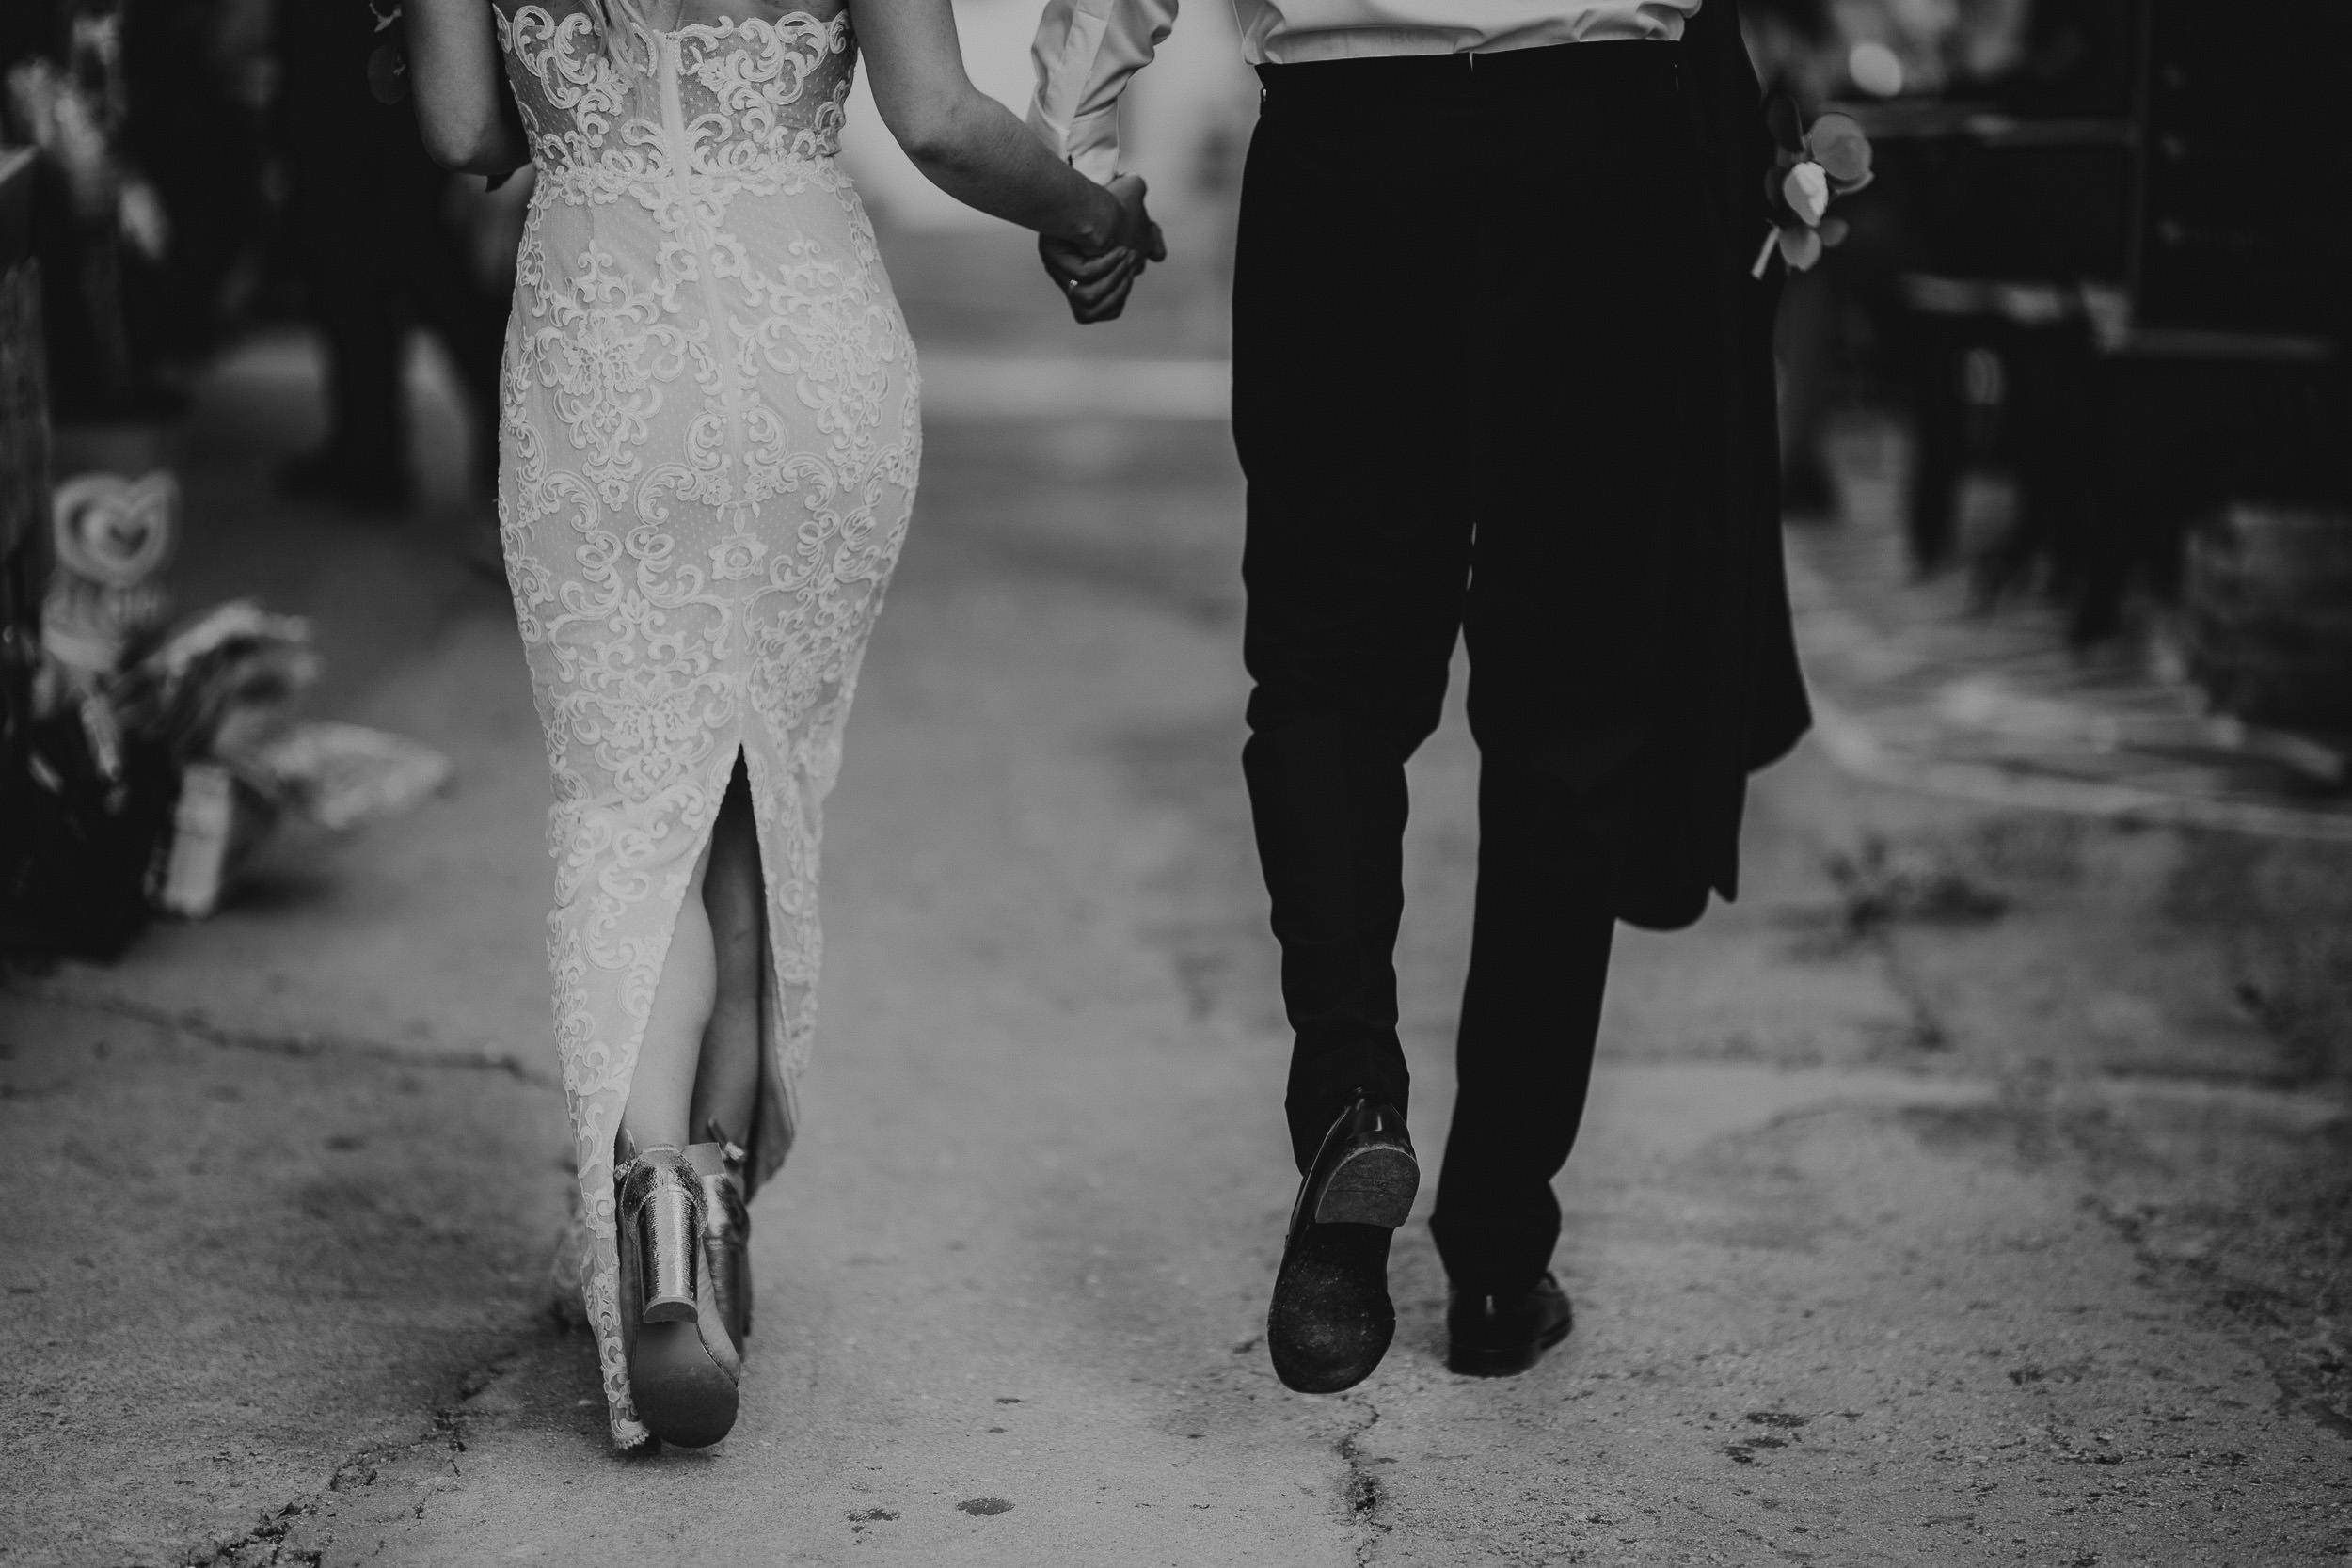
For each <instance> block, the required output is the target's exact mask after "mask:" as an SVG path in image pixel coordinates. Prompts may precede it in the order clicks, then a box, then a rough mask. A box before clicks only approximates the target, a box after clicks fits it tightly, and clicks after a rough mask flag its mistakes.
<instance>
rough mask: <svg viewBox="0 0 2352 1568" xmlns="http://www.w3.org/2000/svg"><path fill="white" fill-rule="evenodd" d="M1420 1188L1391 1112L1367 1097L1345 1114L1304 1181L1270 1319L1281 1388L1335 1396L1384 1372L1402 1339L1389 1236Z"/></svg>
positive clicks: (1409, 1147) (1401, 1128)
mask: <svg viewBox="0 0 2352 1568" xmlns="http://www.w3.org/2000/svg"><path fill="white" fill-rule="evenodd" d="M1420 1188H1421V1164H1420V1162H1419V1161H1417V1160H1416V1159H1414V1157H1413V1140H1412V1139H1411V1138H1410V1137H1408V1136H1407V1135H1406V1131H1405V1118H1404V1117H1402V1116H1400V1115H1398V1114H1397V1110H1396V1107H1395V1106H1393V1105H1391V1104H1389V1103H1388V1102H1387V1101H1379V1100H1373V1099H1371V1098H1369V1097H1367V1098H1364V1099H1360V1100H1358V1101H1355V1102H1354V1103H1352V1104H1350V1105H1349V1106H1348V1108H1347V1109H1346V1110H1344V1111H1343V1112H1341V1113H1340V1116H1339V1119H1338V1120H1336V1121H1334V1122H1333V1123H1332V1124H1331V1131H1330V1132H1327V1133H1326V1134H1325V1135H1324V1139H1323V1147H1322V1148H1321V1149H1319V1150H1317V1151H1316V1154H1315V1158H1314V1164H1311V1165H1310V1166H1309V1167H1308V1169H1307V1179H1306V1180H1304V1181H1302V1182H1300V1183H1299V1186H1298V1201H1297V1203H1296V1204H1295V1205H1294V1206H1293V1207H1292V1209H1291V1224H1290V1233H1289V1235H1288V1236H1287V1237H1286V1238H1285V1240H1284V1242H1283V1246H1282V1268H1281V1272H1280V1273H1279V1274H1278V1275H1276V1276H1275V1279H1274V1305H1273V1306H1272V1307H1270V1308H1269V1309H1268V1310H1267V1312H1266V1334H1265V1338H1266V1350H1267V1351H1268V1353H1269V1354H1272V1356H1273V1358H1274V1371H1275V1375H1276V1376H1278V1377H1279V1378H1280V1379H1281V1380H1282V1382H1283V1383H1284V1384H1285V1385H1287V1386H1290V1387H1292V1388H1295V1389H1297V1390H1298V1391H1299V1392H1300V1393H1302V1394H1336V1393H1338V1392H1339V1391H1340V1390H1341V1389H1343V1388H1353V1387H1354V1386H1356V1385H1357V1384H1359V1383H1361V1382H1362V1381H1363V1380H1364V1379H1365V1378H1367V1377H1369V1376H1371V1375H1372V1370H1373V1369H1374V1368H1375V1367H1377V1366H1378V1365H1380V1358H1381V1357H1382V1356H1383V1355H1385V1354H1388V1350H1389V1341H1390V1340H1391V1338H1394V1337H1395V1335H1396V1307H1395V1306H1394V1305H1393V1304H1392V1303H1391V1301H1390V1300H1389V1233H1390V1232H1391V1231H1392V1230H1394V1229H1395V1228H1396V1227H1398V1226H1400V1225H1403V1224H1404V1223H1405V1221H1406V1216H1407V1215H1408V1214H1410V1213H1411V1212H1412V1208H1413V1195H1414V1194H1415V1193H1416V1192H1418V1191H1419V1190H1420Z"/></svg>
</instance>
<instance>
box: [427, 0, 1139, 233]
mask: <svg viewBox="0 0 2352 1568" xmlns="http://www.w3.org/2000/svg"><path fill="white" fill-rule="evenodd" d="M440 3H446V0H440ZM850 21H851V23H852V24H854V25H855V26H856V28H857V37H858V42H859V44H860V45H861V46H862V47H863V49H864V51H865V55H866V71H867V72H868V74H869V76H870V78H871V80H872V82H873V87H874V103H875V105H876V106H877V107H878V108H880V109H881V110H882V123H883V124H884V125H887V126H888V127H889V128H890V134H891V135H894V136H896V137H898V145H899V146H900V147H902V148H904V149H905V150H906V154H907V156H908V157H909V158H910V159H912V160H914V166H915V167H917V168H919V169H921V170H922V171H923V173H924V174H925V175H926V176H928V177H929V178H930V182H931V183H932V184H934V185H937V186H938V187H939V188H940V189H941V190H944V191H946V193H947V194H948V195H949V196H952V197H954V198H956V199H957V200H959V201H961V202H963V203H964V204H966V205H967V206H972V207H977V208H978V209H979V210H980V211H981V212H983V213H989V214H993V215H995V216H997V217H1000V218H1004V219H1005V220H1007V221H1008V222H1010V223H1017V224H1019V225H1020V226H1021V227H1022V228H1024V229H1034V230H1037V231H1038V232H1039V233H1041V234H1047V235H1051V236H1053V237H1054V238H1056V239H1063V240H1069V241H1071V242H1073V244H1075V245H1079V246H1081V247H1083V248H1084V249H1086V250H1089V251H1095V250H1101V249H1103V248H1104V247H1105V246H1108V245H1140V244H1141V243H1142V242H1143V240H1144V238H1145V223H1146V220H1145V219H1144V217H1143V202H1142V194H1143V193H1142V182H1140V181H1134V182H1127V181H1122V182H1120V184H1121V186H1122V187H1123V188H1124V190H1125V191H1126V193H1127V195H1128V197H1129V198H1130V199H1126V200H1122V199H1121V198H1120V194H1118V193H1115V192H1114V191H1112V190H1111V189H1109V188H1107V187H1105V186H1103V185H1098V184H1096V183H1095V182H1093V181H1091V180H1089V179H1088V178H1087V177H1086V176H1085V175H1083V174H1080V173H1079V172H1078V171H1077V170H1075V169H1073V168H1072V167H1071V166H1069V165H1068V164H1065V163H1063V162H1062V161H1061V160H1060V159H1058V158H1057V157H1055V156H1054V154H1053V153H1052V152H1050V151H1048V150H1046V148H1045V144H1044V143H1042V142H1041V141H1039V140H1038V139H1037V137H1036V136H1035V135H1032V134H1031V133H1030V131H1029V129H1028V127H1026V126H1025V125H1024V124H1022V123H1021V121H1020V119H1019V118H1018V117H1016V116H1015V115H1014V114H1013V112H1012V111H1011V110H1010V109H1008V108H1006V107H1005V106H1004V105H1003V104H1002V103H997V102H996V101H995V100H994V99H993V98H991V97H989V96H988V95H987V94H985V93H983V92H981V91H980V90H979V89H978V88H977V87H974V86H973V85H972V80H971V78H970V77H968V76H966V75H965V74H964V72H963V52H962V50H961V48H959V47H958V45H957V42H956V19H955V13H954V11H953V10H952V9H951V8H950V0H851V5H850Z"/></svg>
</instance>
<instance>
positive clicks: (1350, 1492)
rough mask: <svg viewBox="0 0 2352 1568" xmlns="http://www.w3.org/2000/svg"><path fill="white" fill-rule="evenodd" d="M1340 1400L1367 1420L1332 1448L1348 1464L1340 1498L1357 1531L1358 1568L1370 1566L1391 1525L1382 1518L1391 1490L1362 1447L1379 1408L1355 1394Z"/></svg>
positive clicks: (1344, 1463)
mask: <svg viewBox="0 0 2352 1568" xmlns="http://www.w3.org/2000/svg"><path fill="white" fill-rule="evenodd" d="M1341 1402H1342V1403H1343V1404H1347V1405H1351V1406H1354V1407H1356V1408H1358V1409H1360V1410H1362V1411H1364V1412H1365V1418H1364V1420H1363V1421H1362V1422H1361V1423H1360V1424H1359V1425H1357V1426H1355V1427H1352V1428H1350V1429H1349V1430H1348V1431H1347V1432H1346V1433H1343V1435H1342V1436H1341V1438H1340V1440H1339V1441H1338V1442H1337V1443H1334V1444H1333V1445H1332V1446H1331V1448H1332V1451H1333V1452H1335V1453H1337V1454H1338V1455H1339V1456H1340V1463H1341V1464H1343V1465H1346V1466H1347V1479H1346V1480H1345V1481H1343V1483H1342V1486H1341V1492H1340V1501H1341V1503H1342V1504H1343V1506H1344V1507H1345V1508H1346V1510H1347V1519H1348V1522H1349V1524H1351V1525H1352V1526H1354V1527H1355V1528H1356V1530H1357V1537H1356V1568H1371V1564H1372V1554H1373V1547H1374V1545H1375V1544H1376V1542H1377V1541H1378V1539H1379V1536H1380V1535H1382V1534H1386V1533H1387V1532H1388V1531H1389V1529H1390V1528H1391V1526H1390V1525H1389V1523H1388V1522H1387V1521H1386V1520H1384V1519H1382V1518H1381V1517H1380V1514H1381V1513H1382V1511H1383V1510H1384V1509H1386V1508H1387V1506H1388V1500H1389V1498H1388V1493H1387V1491H1386V1490H1385V1489H1384V1488H1383V1487H1382V1486H1381V1484H1380V1478H1379V1477H1378V1476H1376V1475H1375V1474H1374V1473H1373V1469H1372V1465H1371V1462H1370V1461H1368V1460H1367V1459H1366V1458H1365V1457H1364V1449H1363V1438H1364V1435H1365V1434H1366V1433H1369V1432H1371V1431H1372V1429H1373V1428H1374V1427H1376V1426H1378V1425H1379V1424H1380V1407H1379V1406H1378V1405H1376V1404H1374V1403H1373V1402H1371V1401H1370V1400H1368V1399H1359V1398H1356V1397H1354V1396H1353V1395H1343V1396H1342V1398H1341ZM1375 1532H1376V1533H1375Z"/></svg>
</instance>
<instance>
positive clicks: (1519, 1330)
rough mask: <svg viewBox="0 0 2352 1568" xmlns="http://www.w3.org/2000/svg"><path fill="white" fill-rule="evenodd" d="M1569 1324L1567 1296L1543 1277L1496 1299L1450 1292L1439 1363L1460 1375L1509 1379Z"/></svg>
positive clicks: (1573, 1318)
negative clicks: (1442, 1358) (1442, 1357)
mask: <svg viewBox="0 0 2352 1568" xmlns="http://www.w3.org/2000/svg"><path fill="white" fill-rule="evenodd" d="M1575 1326H1576V1312H1575V1310H1574V1309H1573V1308H1571V1307H1569V1306H1568V1293H1567V1292H1566V1291H1563V1290H1562V1289H1560V1282H1559V1281H1558V1280H1557V1279H1554V1278H1553V1277H1552V1276H1551V1275H1544V1277H1543V1278H1541V1279H1539V1280H1537V1281H1536V1282H1535V1284H1534V1286H1533V1287H1531V1288H1529V1289H1528V1290H1524V1291H1506V1292H1504V1293H1503V1294H1501V1295H1482V1294H1479V1293H1477V1292H1474V1291H1448V1292H1447V1295H1446V1306H1445V1331H1446V1338H1447V1341H1448V1343H1447V1347H1446V1358H1445V1364H1446V1367H1447V1369H1448V1370H1452V1371H1456V1372H1459V1373H1461V1374H1462V1375H1463V1376H1465V1377H1509V1376H1511V1375H1513V1374H1514V1373H1517V1372H1523V1371H1525V1370H1527V1369H1528V1368H1530V1367H1533V1366H1534V1364H1535V1361H1536V1358H1537V1357H1539V1356H1541V1355H1542V1354H1544V1352H1546V1351H1548V1350H1549V1349H1550V1348H1551V1347H1552V1346H1554V1345H1556V1344H1558V1343H1559V1342H1560V1341H1561V1340H1563V1339H1565V1338H1567V1337H1568V1330H1570V1329H1572V1328H1574V1327H1575Z"/></svg>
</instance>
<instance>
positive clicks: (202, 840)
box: [148, 762, 276, 920]
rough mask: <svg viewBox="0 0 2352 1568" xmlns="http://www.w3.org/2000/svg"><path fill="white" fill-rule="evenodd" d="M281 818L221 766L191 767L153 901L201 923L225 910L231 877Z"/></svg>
mask: <svg viewBox="0 0 2352 1568" xmlns="http://www.w3.org/2000/svg"><path fill="white" fill-rule="evenodd" d="M275 816H276V814H275V813H274V812H272V811H271V810H270V809H269V807H268V806H267V805H266V804H264V803H262V802H261V801H259V800H253V799H251V798H250V797H249V796H248V797H246V798H243V799H241V798H240V797H239V794H238V789H237V781H236V777H235V775H233V774H231V773H230V771H229V769H228V768H224V767H222V766H221V765H220V764H218V763H216V762H199V763H192V764H190V765H189V766H188V767H187V768H185V769H183V771H182V773H181V775H180V800H179V803H178V804H177V805H175V806H174V807H173V808H172V813H171V831H170V833H169V834H168V835H167V838H166V840H165V843H166V846H167V847H166V849H165V851H164V854H163V857H162V859H161V861H160V862H159V863H157V865H156V867H155V869H154V871H153V872H152V873H151V878H152V879H151V881H150V883H149V888H148V900H149V902H151V903H152V904H153V905H154V906H155V908H157V909H159V910H161V911H164V912H165V913H166V914H176V915H178V916H180V917H181V918H182V919H183V920H201V919H203V918H204V917H205V916H206V915H209V914H211V913H212V912H213V911H214V910H215V909H217V908H219V906H220V895H221V894H222V893H223V892H224V891H225V890H226V889H227V888H228V886H229V879H230V874H231V872H232V871H233V870H234V869H235V867H236V865H237V863H238V862H240V861H242V860H243V859H244V858H245V856H246V852H247V851H249V850H250V849H251V848H252V847H253V846H254V845H255V844H256V843H258V842H260V840H261V838H262V835H263V834H265V833H266V832H269V828H270V823H271V822H272V821H273V820H274V819H275Z"/></svg>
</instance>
